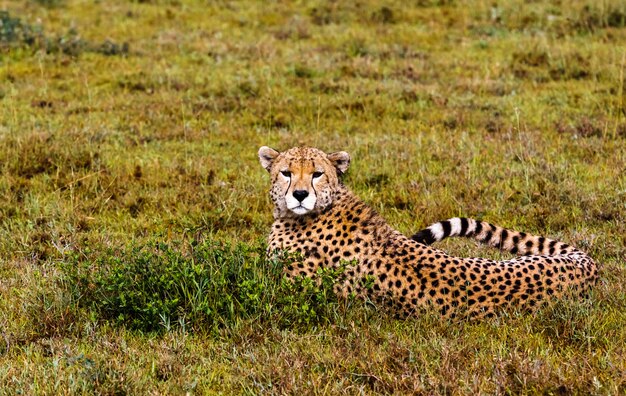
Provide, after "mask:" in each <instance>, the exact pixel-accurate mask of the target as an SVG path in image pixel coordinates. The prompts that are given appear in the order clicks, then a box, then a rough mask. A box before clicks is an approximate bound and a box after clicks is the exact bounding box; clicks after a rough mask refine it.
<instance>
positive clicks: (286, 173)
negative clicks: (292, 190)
mask: <svg viewBox="0 0 626 396" xmlns="http://www.w3.org/2000/svg"><path fill="white" fill-rule="evenodd" d="M280 173H282V174H283V176H285V177H291V172H289V171H280Z"/></svg>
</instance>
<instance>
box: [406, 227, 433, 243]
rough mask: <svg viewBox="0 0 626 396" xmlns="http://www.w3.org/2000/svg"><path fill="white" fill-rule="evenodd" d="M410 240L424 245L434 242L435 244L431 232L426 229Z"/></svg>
mask: <svg viewBox="0 0 626 396" xmlns="http://www.w3.org/2000/svg"><path fill="white" fill-rule="evenodd" d="M411 239H412V240H414V241H416V242H419V243H423V244H424V245H432V244H433V243H434V242H437V239H436V238H435V235H433V233H432V231H430V230H429V229H428V228H426V229H423V230H421V231H420V232H418V233H417V234H415V235H413V236H412V237H411Z"/></svg>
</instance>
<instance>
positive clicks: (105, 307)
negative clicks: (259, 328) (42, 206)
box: [62, 241, 345, 331]
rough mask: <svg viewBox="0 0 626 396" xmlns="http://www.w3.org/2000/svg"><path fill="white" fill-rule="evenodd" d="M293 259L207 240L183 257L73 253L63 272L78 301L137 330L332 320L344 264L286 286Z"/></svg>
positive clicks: (143, 250)
mask: <svg viewBox="0 0 626 396" xmlns="http://www.w3.org/2000/svg"><path fill="white" fill-rule="evenodd" d="M294 260H297V258H295V257H289V256H280V255H277V256H275V257H272V258H268V257H266V255H265V248H264V247H263V246H252V247H251V246H248V245H245V244H237V245H235V246H231V245H229V244H223V243H217V242H213V241H207V242H202V243H199V244H192V245H191V246H190V249H188V251H187V252H183V251H182V250H181V249H177V248H174V247H172V246H170V245H167V244H164V243H151V244H149V245H146V246H133V247H129V248H127V249H125V250H124V251H121V252H113V251H109V252H107V253H106V254H103V255H101V256H99V257H90V255H89V254H87V255H85V254H78V253H76V254H74V255H73V256H71V257H70V258H69V259H68V260H66V261H65V263H64V264H63V265H62V268H63V271H64V273H65V276H66V277H67V278H68V282H67V284H68V285H70V286H69V287H70V289H71V290H70V294H71V295H72V296H73V300H74V302H75V303H76V304H78V305H81V306H83V307H86V308H88V309H92V310H93V311H94V312H95V313H96V315H97V317H99V318H101V319H104V320H108V321H113V322H116V323H118V324H123V325H126V326H129V327H130V328H133V329H137V330H142V331H158V330H160V329H166V330H169V329H170V328H171V326H176V325H180V326H185V327H186V328H187V329H194V330H201V329H202V330H219V329H222V328H228V329H232V328H236V327H237V326H238V325H239V324H240V323H242V322H248V321H255V322H259V323H265V324H268V323H271V324H272V325H277V326H279V327H290V328H296V329H297V328H308V327H311V326H316V325H320V324H323V323H329V322H333V321H335V320H336V318H337V315H339V314H340V313H341V311H342V303H340V301H338V299H337V298H336V296H335V294H334V292H333V289H332V287H333V284H334V283H335V282H336V281H337V280H338V279H339V278H340V277H341V275H342V273H343V270H344V269H345V266H343V267H341V266H340V267H339V268H335V269H333V268H328V269H322V270H320V271H319V272H318V277H317V279H316V281H313V280H311V279H310V278H297V279H296V280H295V281H289V280H287V279H286V278H284V277H283V271H282V270H283V267H284V265H286V264H287V263H292V262H293V261H294Z"/></svg>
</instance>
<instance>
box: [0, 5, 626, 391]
mask: <svg viewBox="0 0 626 396" xmlns="http://www.w3.org/2000/svg"><path fill="white" fill-rule="evenodd" d="M0 8H1V9H4V10H5V11H6V12H4V13H0V19H1V20H2V22H3V23H2V24H0V104H1V105H0V170H1V173H0V334H1V335H2V337H0V393H7V394H16V393H21V394H40V393H48V394H64V393H99V394H146V393H147V394H162V393H184V392H188V391H190V392H197V393H200V394H202V393H226V394H230V393H276V394H300V393H303V392H304V393H314V394H317V393H320V394H321V393H341V394H344V393H345V394H358V393H379V392H380V393H398V394H403V393H423V394H438V393H440V394H476V393H489V394H508V393H510V394H533V393H545V394H571V393H574V394H623V393H626V268H625V267H624V264H625V261H626V225H625V224H626V178H625V176H624V175H625V174H626V172H625V171H626V119H625V109H626V100H625V99H626V98H625V89H624V82H625V76H624V72H625V67H626V47H625V46H624V44H623V43H625V42H626V6H624V4H623V2H620V1H617V0H604V1H601V2H597V1H591V0H576V1H572V2H561V1H547V0H546V1H542V0H539V1H533V2H528V4H527V3H526V2H522V1H508V2H504V1H503V2H493V1H462V0H458V1H429V0H420V1H413V2H392V1H385V2H382V1H381V2H377V1H370V0H364V1H358V2H333V1H317V2H286V1H276V2H268V3H266V4H264V3H262V2H252V1H247V2H229V1H220V2H200V1H197V2H196V1H179V0H164V1H159V0H154V1H122V0H116V1H79V0H76V1H74V0H38V1H35V0H30V1H2V2H0ZM300 144H307V145H312V146H317V147H319V148H322V149H325V150H329V151H330V150H346V151H348V152H350V153H351V154H352V157H353V163H352V168H351V170H350V172H349V174H348V175H347V177H346V183H347V184H348V185H349V186H350V187H351V188H352V189H353V190H355V191H356V192H357V193H358V195H359V196H361V197H362V198H363V199H364V200H365V201H367V202H368V203H369V204H371V205H372V206H373V207H374V208H376V209H377V210H378V211H379V212H380V213H381V214H382V215H383V216H384V217H386V218H387V219H388V220H389V222H390V223H391V224H393V225H394V226H396V227H397V228H398V229H400V230H401V231H403V232H406V233H411V232H415V231H417V230H419V229H420V228H422V227H424V226H425V225H427V224H429V223H431V222H434V221H437V220H441V219H444V218H448V217H452V216H455V215H464V216H468V217H481V218H483V219H485V220H488V221H491V222H493V223H496V224H499V225H502V226H507V227H509V228H513V229H520V230H524V231H528V232H533V233H537V234H543V235H546V236H550V237H555V238H558V239H561V240H563V241H566V242H571V243H574V244H576V245H577V246H579V247H581V248H583V249H584V250H586V251H588V252H589V253H590V254H591V255H592V256H593V257H594V258H595V259H596V260H597V262H598V263H599V264H600V266H601V280H600V282H599V284H598V287H597V288H596V291H595V293H594V294H593V295H592V296H591V298H590V299H589V300H586V301H566V302H563V303H560V304H557V305H555V306H552V307H548V308H545V309H543V310H541V311H540V312H538V313H536V314H533V315H523V314H518V313H515V312H509V313H506V314H505V315H503V316H502V317H499V318H497V319H494V320H487V321H480V322H471V323H465V322H461V323H459V322H445V321H441V320H439V319H438V318H437V317H436V316H435V315H432V314H429V313H425V314H424V315H423V316H422V317H420V318H415V319H409V320H406V321H404V320H396V319H393V318H391V317H388V316H387V315H386V313H384V312H377V311H375V310H373V309H371V308H369V307H364V306H362V305H360V304H358V303H346V302H337V301H334V300H333V299H332V298H330V297H328V299H326V298H327V296H325V295H324V292H325V291H324V290H310V289H308V287H309V286H306V285H304V286H302V288H301V289H300V290H299V291H300V292H304V297H302V298H300V297H297V298H295V299H291V297H290V296H293V293H291V294H290V292H289V291H290V290H287V289H285V288H287V287H288V286H285V285H284V284H282V283H281V282H280V281H279V280H276V279H275V278H272V277H271V276H270V275H267V274H265V273H264V270H265V269H268V268H269V266H268V264H271V263H267V262H265V261H264V260H263V259H262V258H261V257H260V256H259V253H258V252H259V251H261V250H262V249H263V239H264V237H265V235H266V233H267V232H268V228H269V225H270V223H271V221H272V219H271V207H270V202H269V199H268V197H267V193H266V191H267V189H268V183H269V181H268V179H267V176H266V173H265V171H263V170H262V169H261V167H260V165H259V164H258V161H257V158H256V151H257V149H258V147H259V146H261V145H270V146H273V147H276V148H279V149H285V148H288V147H290V146H293V145H300ZM238 243H244V245H238V247H235V246H237V244H238ZM165 244H167V245H168V246H169V247H164V245H165ZM216 246H217V247H216ZM443 248H445V249H447V250H449V251H451V252H453V253H455V254H459V255H481V256H489V257H501V256H500V255H499V253H497V252H493V251H490V250H487V249H484V248H482V247H479V246H477V245H475V244H474V243H469V242H466V241H449V242H446V243H444V244H443ZM215 249H218V250H219V249H221V250H220V252H221V253H219V255H218V254H217V253H215V252H216V250H215ZM163 252H165V253H163ZM161 268H163V270H161ZM178 268H182V269H180V270H177V269H178ZM146 269H147V270H146ZM163 274H164V275H163ZM216 279H220V282H222V281H223V282H222V283H219V282H218V281H216ZM233 279H235V281H232V280H233ZM203 282H204V283H203ZM233 282H234V283H233ZM199 284H200V285H201V286H198V285H199ZM202 285H204V286H202ZM216 285H217V286H216ZM218 286H219V287H218ZM194 287H195V289H194ZM192 289H193V290H195V293H194V292H190V291H189V290H192ZM133 293H134V294H133ZM296 295H299V294H298V293H296ZM233 296H234V297H233ZM320 296H323V297H324V298H321V297H320ZM231 297H232V298H231Z"/></svg>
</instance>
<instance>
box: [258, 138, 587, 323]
mask: <svg viewBox="0 0 626 396" xmlns="http://www.w3.org/2000/svg"><path fill="white" fill-rule="evenodd" d="M259 157H260V160H261V164H262V165H263V167H264V168H265V169H266V170H267V171H268V172H269V173H270V177H271V180H272V188H271V190H270V196H271V199H272V201H273V204H274V224H273V225H272V229H271V232H270V235H269V241H268V252H269V253H272V252H275V251H276V250H286V251H288V252H293V253H299V254H300V255H301V256H302V260H301V261H300V262H298V263H296V264H293V265H290V266H288V267H287V268H286V270H285V273H286V276H287V277H291V278H293V277H296V276H308V277H315V274H316V272H317V270H318V269H320V268H323V267H336V266H339V265H341V263H345V262H350V263H353V264H352V265H349V266H348V267H347V269H346V272H345V277H344V279H343V280H342V281H341V282H339V283H338V284H337V285H336V287H335V291H336V292H337V293H338V294H339V295H341V296H348V295H351V294H355V295H357V296H360V297H363V298H367V299H369V300H370V301H372V302H374V303H376V304H379V305H383V306H386V307H388V308H391V309H393V310H394V311H395V312H397V313H398V314H399V315H401V316H404V315H414V314H417V313H419V312H420V310H421V309H423V308H424V307H426V306H434V307H435V308H436V309H437V310H438V311H439V312H440V313H441V315H443V316H446V317H453V316H457V315H469V316H471V317H475V316H492V315H494V314H495V313H496V312H497V311H499V310H500V309H502V308H504V307H509V306H514V307H518V308H520V309H533V308H535V307H537V306H539V305H541V304H542V303H543V302H545V301H549V300H552V299H554V298H556V297H562V296H564V295H566V294H572V293H581V292H585V291H586V290H588V289H589V287H590V286H592V285H593V284H594V283H595V281H596V279H597V270H596V266H595V263H594V262H593V260H592V259H591V258H590V257H589V256H588V255H587V254H585V253H583V252H582V251H580V250H578V249H576V248H574V247H573V246H569V245H567V244H564V243H561V242H557V241H553V240H551V239H547V238H543V237H538V236H533V235H528V234H525V233H521V232H514V231H510V230H506V229H504V228H501V227H496V226H493V225H491V224H489V223H484V222H479V221H475V220H472V219H460V218H454V219H450V220H446V221H443V222H440V223H436V224H433V225H432V226H430V227H428V228H427V229H425V230H422V231H420V232H419V233H418V234H416V235H414V236H413V237H412V238H408V237H406V236H404V235H402V234H401V233H400V232H398V231H396V230H394V229H393V228H392V227H391V226H389V225H388V224H387V223H386V222H385V220H384V219H383V218H382V217H380V216H379V215H378V214H377V213H376V212H375V211H374V210H372V209H371V208H370V207H369V206H367V205H366V204H365V203H363V202H362V201H361V200H360V199H358V198H357V197H356V196H355V195H354V194H353V193H352V192H351V191H350V190H349V189H348V188H347V187H346V186H344V185H343V183H342V182H341V178H340V177H341V174H343V173H344V172H345V171H346V170H347V168H348V165H349V162H350V157H349V156H348V154H347V153H345V152H339V153H333V154H326V153H324V152H322V151H320V150H318V149H314V148H298V147H296V148H292V149H290V150H288V151H286V152H283V153H279V152H277V151H275V150H272V149H270V148H268V147H262V148H261V149H260V150H259ZM286 174H288V175H289V177H287V176H285V175H286ZM305 192H306V194H305ZM307 199H308V201H307ZM296 201H297V202H296ZM298 202H300V204H298ZM296 205H297V206H296ZM448 236H467V237H473V238H476V239H477V240H479V241H482V242H485V243H487V244H488V245H490V246H494V247H498V248H501V249H504V250H506V251H509V252H511V253H516V254H520V255H522V256H518V257H516V258H513V259H511V260H505V261H494V260H489V259H484V258H462V257H454V256H450V255H448V254H446V253H445V252H443V251H441V250H437V249H435V248H432V247H431V246H428V245H430V244H431V243H434V242H436V241H440V240H442V239H444V238H445V237H448Z"/></svg>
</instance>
